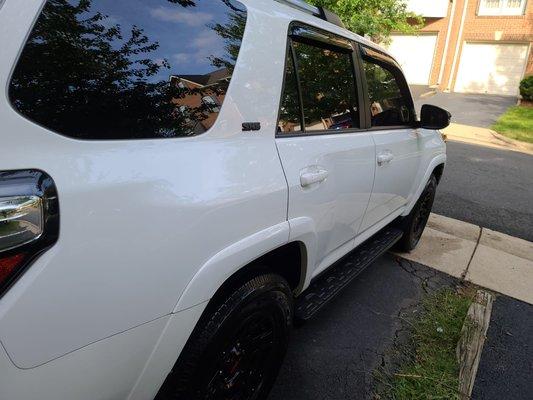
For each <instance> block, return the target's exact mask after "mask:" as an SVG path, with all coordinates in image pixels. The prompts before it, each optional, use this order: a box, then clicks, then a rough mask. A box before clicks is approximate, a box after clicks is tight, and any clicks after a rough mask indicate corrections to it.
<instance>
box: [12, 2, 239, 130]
mask: <svg viewBox="0 0 533 400" xmlns="http://www.w3.org/2000/svg"><path fill="white" fill-rule="evenodd" d="M167 1H168V2H169V3H171V4H173V7H175V8H177V9H179V8H189V7H191V8H194V7H197V3H196V0H194V1H193V0H167ZM221 1H222V3H223V4H225V6H226V7H227V9H228V11H227V12H228V18H229V20H228V22H227V24H225V25H221V24H218V25H216V26H212V27H210V28H211V29H212V30H213V31H214V32H215V33H216V34H217V35H219V36H220V37H221V38H222V39H223V42H224V49H225V50H226V51H227V54H220V56H219V57H218V58H217V57H215V56H210V57H208V59H207V60H206V62H209V63H210V65H211V66H212V67H213V68H220V67H221V66H224V67H226V68H228V69H229V70H230V71H232V70H233V65H234V63H235V59H236V58H237V54H238V49H239V46H240V39H241V38H242V32H243V31H244V25H245V21H246V17H245V14H244V13H243V12H242V11H241V10H238V9H236V8H235V7H234V6H233V5H232V3H231V1H230V0H221ZM93 3H94V4H93ZM99 4H100V2H98V1H96V0H48V1H47V3H46V5H45V7H44V9H43V11H42V14H41V15H40V17H39V19H38V21H37V23H36V24H35V27H34V29H33V30H32V32H31V35H30V37H29V39H28V41H27V43H26V46H25V47H24V51H23V52H22V55H21V57H20V60H19V63H18V64H17V67H16V69H15V73H14V75H13V79H12V81H11V85H10V97H11V100H12V102H13V104H14V106H15V107H16V108H17V109H18V110H19V111H20V112H21V113H22V114H24V115H28V116H31V118H32V119H33V120H34V121H35V122H37V123H39V124H41V125H43V126H46V127H47V128H50V129H52V130H55V131H57V132H61V133H63V134H66V135H68V136H72V137H78V138H93V139H99V138H105V139H111V138H113V139H123V138H132V137H138V138H146V137H148V138H152V137H173V136H184V135H190V134H193V133H194V132H193V130H192V128H191V126H190V121H191V120H192V121H202V120H204V119H206V118H207V117H208V116H209V114H210V113H211V111H210V110H209V109H208V107H207V106H205V105H201V106H199V107H195V108H190V109H189V110H188V111H187V114H186V115H185V114H184V113H183V112H180V111H179V108H178V107H177V101H178V100H179V99H182V98H184V97H187V96H194V95H200V96H203V95H204V93H202V92H201V90H200V89H183V88H178V87H176V86H175V85H171V84H170V82H169V80H168V79H161V77H160V76H161V73H164V72H165V71H168V74H169V75H170V74H171V73H172V72H173V70H172V66H171V64H170V62H169V61H168V60H167V59H159V58H158V57H156V56H155V55H154V52H155V51H156V50H157V49H158V48H159V46H160V44H159V42H158V41H157V40H154V38H149V37H148V35H147V34H146V33H145V31H144V29H143V27H139V26H136V25H131V26H121V25H120V24H112V23H110V21H109V17H108V16H107V15H105V14H104V13H102V12H101V11H100V9H99V8H98V5H99ZM179 40H180V38H179V35H178V37H177V38H176V41H179ZM219 86H220V87H219ZM219 86H217V85H211V88H210V91H211V92H216V91H222V92H225V90H226V88H227V82H225V81H223V82H221V84H220V85H219ZM207 94H211V93H207Z"/></svg>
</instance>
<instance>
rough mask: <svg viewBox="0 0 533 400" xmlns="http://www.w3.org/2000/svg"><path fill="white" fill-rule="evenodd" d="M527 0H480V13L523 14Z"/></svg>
mask: <svg viewBox="0 0 533 400" xmlns="http://www.w3.org/2000/svg"><path fill="white" fill-rule="evenodd" d="M526 1H527V0H480V2H479V10H478V15H481V16H483V15H523V14H524V11H525V8H526Z"/></svg>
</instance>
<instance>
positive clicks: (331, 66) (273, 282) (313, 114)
mask: <svg viewBox="0 0 533 400" xmlns="http://www.w3.org/2000/svg"><path fill="white" fill-rule="evenodd" d="M0 37H1V38H2V45H1V46H0V83H1V86H2V87H3V88H5V89H6V90H5V91H3V92H2V93H3V94H2V96H1V97H0V121H1V125H0V132H1V147H0V149H1V150H0V151H1V154H0V296H1V298H0V399H2V400H34V399H38V400H124V399H129V400H134V399H139V400H147V399H154V398H156V399H159V400H166V399H186V400H193V399H215V400H217V399H236V400H237V399H240V400H246V399H265V398H266V396H267V395H268V392H269V390H270V388H271V386H272V384H273V382H274V380H275V378H276V375H277V372H278V369H279V367H280V365H281V362H282V360H283V356H284V354H285V350H286V348H287V342H288V339H289V333H290V329H291V325H292V324H293V321H295V320H300V321H304V320H306V319H309V318H311V316H312V315H313V314H315V313H316V312H317V311H318V310H319V309H321V308H322V307H323V306H324V304H326V303H327V301H328V300H329V299H331V298H332V297H333V296H334V295H335V294H336V293H337V292H338V291H339V290H341V289H342V288H343V287H345V286H346V285H347V283H348V282H350V281H351V280H352V279H353V278H354V277H355V276H357V274H358V273H359V272H361V271H362V270H363V269H364V268H365V267H366V266H368V265H369V264H371V263H372V261H373V260H375V259H376V257H378V256H379V255H381V254H382V253H383V252H385V251H386V250H388V249H389V248H391V247H392V246H393V245H396V246H397V247H398V248H399V249H402V250H405V251H408V250H411V249H413V248H414V247H415V246H416V244H417V242H418V240H419V239H420V236H421V234H422V231H423V230H424V227H425V224H426V222H427V219H428V216H429V214H430V210H431V207H432V203H433V198H434V196H435V190H436V187H437V184H438V182H439V179H440V177H441V175H442V173H443V168H444V164H445V161H446V153H445V143H444V141H443V139H442V136H441V134H440V132H439V129H441V128H444V127H445V126H447V125H448V123H449V120H450V115H449V114H448V113H447V112H446V111H444V110H442V109H439V108H437V107H433V106H428V105H425V106H423V107H422V110H421V113H420V117H417V114H416V112H415V109H414V103H413V99H412V96H411V94H410V91H409V88H408V85H407V82H406V80H405V78H404V75H403V74H402V71H401V68H400V67H399V65H398V63H397V62H396V61H395V60H394V58H393V57H391V56H390V55H389V54H388V53H387V51H385V50H383V49H382V48H381V47H379V46H377V45H376V44H374V43H372V42H370V41H369V40H367V39H365V38H363V37H361V36H358V35H356V34H354V33H352V32H349V31H348V30H346V29H344V28H343V26H342V23H341V22H340V20H339V18H338V17H337V16H336V15H335V14H333V13H331V12H329V11H328V10H325V9H322V8H317V7H313V6H310V5H308V4H306V3H303V2H301V1H298V0H240V1H237V0H46V1H45V0H25V1H20V0H3V1H2V0H0ZM413 56H415V55H414V54H413ZM345 256H347V257H348V260H349V262H346V261H342V260H346V257H345ZM341 259H342V260H341Z"/></svg>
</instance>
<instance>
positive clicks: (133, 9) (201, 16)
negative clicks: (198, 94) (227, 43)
mask: <svg viewBox="0 0 533 400" xmlns="http://www.w3.org/2000/svg"><path fill="white" fill-rule="evenodd" d="M239 8H242V9H244V6H243V5H240V7H239ZM96 11H100V12H101V13H102V14H104V15H108V18H107V20H106V21H104V22H102V24H103V25H105V26H108V27H109V26H112V25H114V24H120V25H121V28H122V32H123V34H124V35H125V37H126V38H127V34H126V32H127V31H129V29H131V26H132V25H137V26H138V27H140V28H142V29H143V30H144V33H145V35H146V36H148V38H149V39H150V40H151V41H157V42H159V45H160V46H159V48H158V49H157V50H156V51H154V52H152V53H151V58H152V59H153V60H157V61H160V60H162V59H167V60H168V62H169V63H170V65H171V69H170V70H167V69H164V68H162V69H161V70H160V73H159V75H158V76H157V77H156V78H157V80H162V79H168V77H169V75H180V74H205V73H208V72H211V71H213V70H215V69H217V68H215V67H213V66H211V65H210V62H209V60H208V59H207V57H208V56H210V55H214V56H217V57H220V56H222V55H224V41H223V40H222V39H221V38H220V37H219V36H218V35H217V34H216V33H215V32H214V31H213V30H212V29H210V28H209V27H208V25H210V24H214V23H221V24H224V23H226V22H227V20H228V17H227V15H228V11H229V8H228V7H227V6H226V5H224V3H223V2H222V1H220V0H197V6H196V7H183V6H181V5H179V4H174V3H171V2H169V1H168V0H93V2H92V6H91V13H94V12H96ZM143 57H146V55H143Z"/></svg>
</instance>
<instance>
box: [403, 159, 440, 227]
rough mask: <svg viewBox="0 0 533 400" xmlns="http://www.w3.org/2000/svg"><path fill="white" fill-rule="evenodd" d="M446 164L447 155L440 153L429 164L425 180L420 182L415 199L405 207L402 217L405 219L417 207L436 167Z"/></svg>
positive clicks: (414, 195)
mask: <svg viewBox="0 0 533 400" xmlns="http://www.w3.org/2000/svg"><path fill="white" fill-rule="evenodd" d="M442 164H446V154H445V153H440V154H438V155H437V156H435V157H433V159H432V160H431V162H430V163H429V165H428V167H427V168H426V172H425V173H424V178H423V179H422V180H421V181H420V183H419V185H418V188H417V189H416V191H415V192H414V194H413V197H412V198H411V200H410V202H409V203H408V205H407V206H406V207H405V211H404V212H403V213H402V217H405V216H407V215H409V213H410V212H411V210H412V209H413V207H414V206H415V204H416V202H417V201H418V199H419V197H420V195H421V194H422V192H423V190H424V188H425V187H426V184H427V182H428V181H429V178H430V176H431V174H432V173H433V171H434V170H435V168H436V167H438V166H439V165H442Z"/></svg>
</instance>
